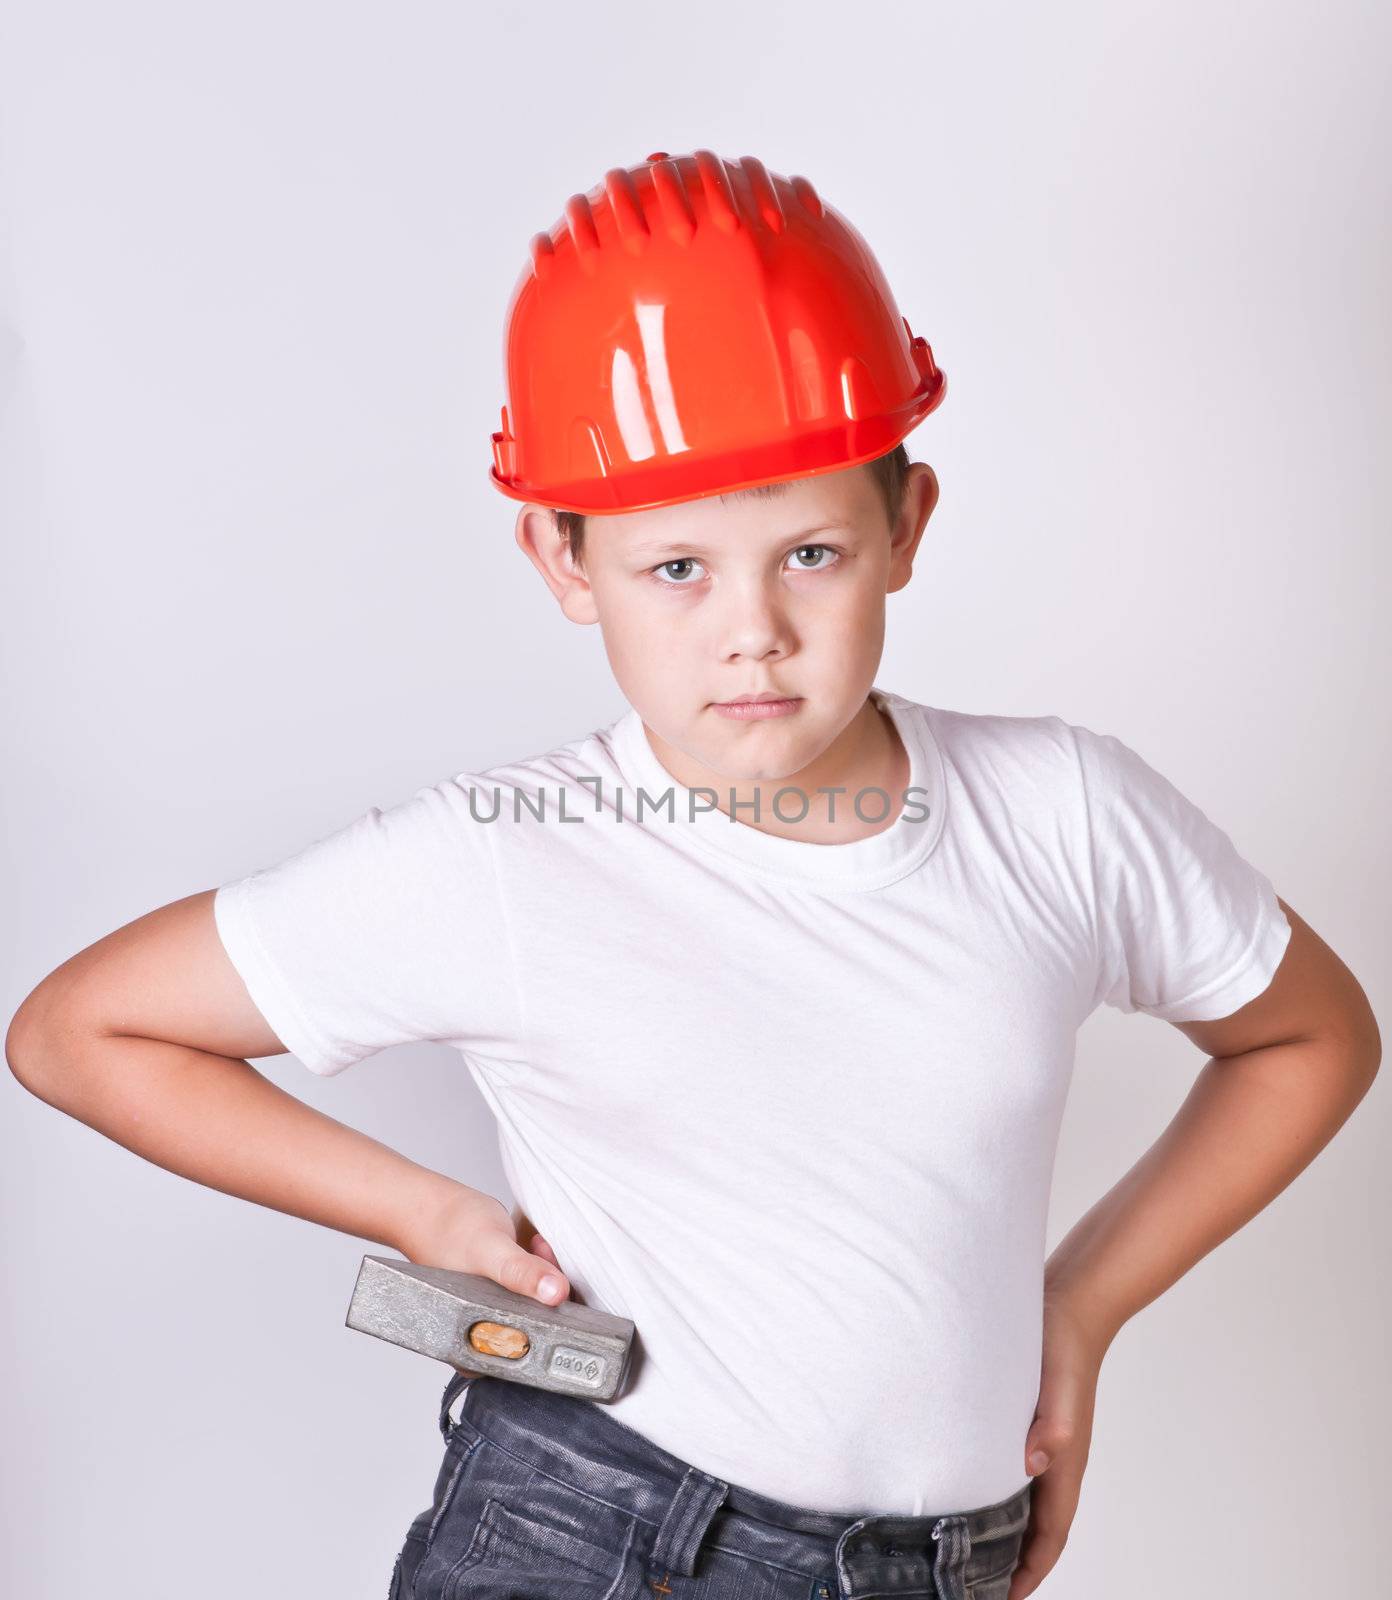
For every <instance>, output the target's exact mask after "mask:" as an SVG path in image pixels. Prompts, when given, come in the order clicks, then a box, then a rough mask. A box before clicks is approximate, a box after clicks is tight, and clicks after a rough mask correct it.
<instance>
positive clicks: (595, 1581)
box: [389, 1373, 1033, 1600]
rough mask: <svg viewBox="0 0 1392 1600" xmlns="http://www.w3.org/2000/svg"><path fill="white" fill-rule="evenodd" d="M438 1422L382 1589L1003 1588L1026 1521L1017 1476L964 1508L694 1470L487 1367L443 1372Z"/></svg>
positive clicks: (612, 1422)
mask: <svg viewBox="0 0 1392 1600" xmlns="http://www.w3.org/2000/svg"><path fill="white" fill-rule="evenodd" d="M461 1390H465V1391H466V1394H465V1400H464V1404H463V1407H462V1408H461V1415H460V1419H459V1421H458V1422H455V1421H453V1419H452V1418H451V1417H450V1407H451V1405H452V1404H453V1402H454V1400H455V1399H456V1398H457V1397H458V1395H459V1393H460V1391H461ZM440 1431H441V1433H443V1434H444V1436H445V1455H444V1460H443V1461H442V1462H441V1465H440V1470H439V1474H438V1476H437V1477H436V1480H435V1492H434V1495H433V1497H432V1499H431V1503H430V1505H429V1506H427V1507H426V1509H425V1510H424V1511H422V1512H421V1513H420V1515H419V1516H417V1517H416V1518H415V1520H414V1521H413V1522H412V1523H411V1526H410V1528H409V1529H407V1532H406V1540H405V1543H404V1544H403V1546H402V1548H401V1552H400V1554H399V1555H398V1556H397V1558H396V1566H395V1567H394V1568H393V1571H392V1578H391V1589H390V1593H389V1600H863V1597H868V1596H871V1595H904V1596H909V1595H921V1596H938V1597H940V1600H1006V1593H1007V1591H1008V1589H1009V1587H1010V1575H1011V1573H1012V1572H1014V1570H1015V1567H1016V1565H1017V1563H1018V1561H1019V1559H1020V1548H1021V1545H1022V1544H1023V1542H1024V1535H1025V1529H1026V1526H1027V1524H1028V1522H1029V1503H1030V1491H1031V1489H1032V1487H1033V1484H1032V1481H1031V1480H1028V1479H1027V1480H1026V1482H1025V1483H1024V1485H1023V1487H1022V1488H1020V1489H1019V1490H1018V1491H1017V1492H1016V1493H1015V1494H1013V1495H1011V1497H1010V1498H1009V1499H1008V1500H1002V1501H1000V1502H999V1503H998V1504H996V1505H993V1506H982V1507H980V1508H978V1509H977V1510H974V1511H959V1512H955V1513H945V1514H941V1515H936V1516H926V1517H905V1516H856V1515H854V1514H853V1513H850V1514H847V1515H840V1514H838V1513H835V1512H823V1511H808V1510H804V1509H803V1508H801V1507H799V1506H793V1505H787V1504H785V1503H784V1502H782V1501H780V1500H771V1499H769V1498H768V1497H767V1496H764V1495H760V1494H755V1493H753V1492H752V1491H751V1490H749V1489H745V1488H742V1487H740V1486H739V1485H737V1484H731V1483H726V1482H725V1481H724V1480H723V1479H720V1478H715V1477H712V1476H711V1475H710V1474H709V1473H706V1472H701V1471H699V1470H698V1469H697V1468H695V1467H693V1466H691V1465H689V1464H688V1463H687V1462H685V1461H682V1460H680V1459H679V1458H678V1457H677V1456H674V1455H671V1454H670V1453H669V1452H668V1451H666V1450H663V1449H660V1448H659V1447H658V1446H657V1445H655V1444H653V1443H652V1442H651V1441H650V1440H648V1439H646V1438H644V1436H643V1435H642V1434H640V1433H638V1432H636V1431H635V1430H634V1429H632V1428H630V1427H629V1426H628V1425H627V1424H626V1423H622V1422H620V1421H619V1420H618V1418H617V1417H614V1416H611V1415H609V1413H608V1412H607V1411H606V1410H605V1408H604V1407H603V1406H602V1405H600V1404H598V1403H596V1402H594V1401H591V1400H582V1399H579V1398H575V1397H572V1396H570V1395H560V1394H554V1393H552V1392H550V1391H548V1390H544V1389H533V1388H529V1387H527V1386H525V1385H523V1384H517V1383H509V1382H507V1381H506V1380H504V1379H500V1378H482V1377H479V1378H471V1377H468V1376H466V1375H464V1374H463V1373H457V1374H455V1375H454V1376H453V1377H452V1378H451V1379H450V1381H449V1384H448V1385H447V1386H446V1388H445V1392H444V1395H443V1397H442V1399H441V1402H440Z"/></svg>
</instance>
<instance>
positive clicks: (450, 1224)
mask: <svg viewBox="0 0 1392 1600" xmlns="http://www.w3.org/2000/svg"><path fill="white" fill-rule="evenodd" d="M398 1248H400V1250H401V1253H402V1255H404V1256H405V1257H406V1259H407V1260H408V1261H414V1262H415V1263H416V1264H417V1265H419V1266H425V1267H445V1268H447V1269H448V1270H449V1271H451V1272H474V1273H477V1274H478V1275H479V1276H480V1277H483V1278H491V1279H492V1280H493V1282H494V1283H497V1284H500V1285H501V1286H502V1287H503V1288H504V1289H511V1290H512V1292H513V1293H514V1294H525V1295H529V1296H530V1297H531V1298H532V1299H534V1300H538V1301H540V1302H541V1304H542V1305H546V1306H554V1305H559V1304H560V1303H561V1301H562V1300H565V1299H567V1298H569V1296H570V1283H569V1280H568V1279H567V1278H566V1275H565V1273H564V1272H562V1271H561V1266H560V1263H559V1262H558V1261H557V1260H556V1252H555V1251H554V1250H553V1249H552V1248H551V1246H550V1245H549V1244H548V1243H547V1242H546V1240H545V1239H543V1238H542V1236H541V1235H540V1234H539V1233H537V1232H536V1231H535V1230H534V1229H533V1227H532V1225H531V1223H530V1222H529V1221H528V1220H527V1218H526V1217H525V1216H524V1215H523V1213H522V1212H521V1210H520V1209H519V1210H518V1211H517V1212H516V1213H515V1214H509V1212H508V1210H507V1208H506V1207H505V1206H504V1205H503V1202H502V1201H501V1200H498V1199H495V1198H494V1196H492V1195H491V1194H483V1193H481V1192H480V1191H479V1190H477V1189H470V1188H469V1187H468V1186H467V1185H465V1184H460V1185H459V1186H458V1193H457V1194H451V1196H450V1198H449V1201H448V1203H447V1204H446V1205H445V1206H444V1208H443V1209H442V1210H441V1212H440V1213H439V1215H438V1217H437V1218H436V1220H435V1222H434V1223H433V1224H432V1225H431V1227H430V1229H429V1230H428V1231H427V1232H425V1233H423V1234H422V1235H421V1236H420V1237H418V1238H413V1239H411V1240H409V1241H408V1242H407V1244H405V1245H402V1246H398ZM458 1370H459V1371H460V1372H472V1373H474V1376H476V1377H477V1376H480V1374H479V1373H478V1372H477V1371H476V1370H475V1369H474V1368H472V1367H460V1368H458Z"/></svg>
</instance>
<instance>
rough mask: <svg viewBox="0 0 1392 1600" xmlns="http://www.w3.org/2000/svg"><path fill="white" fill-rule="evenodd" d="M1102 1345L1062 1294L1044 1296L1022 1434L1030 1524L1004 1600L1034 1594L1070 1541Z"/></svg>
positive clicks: (1103, 1346)
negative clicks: (1035, 1377) (1031, 1396)
mask: <svg viewBox="0 0 1392 1600" xmlns="http://www.w3.org/2000/svg"><path fill="white" fill-rule="evenodd" d="M1106 1346H1107V1341H1106V1340H1105V1339H1103V1338H1099V1336H1098V1334H1097V1331H1096V1330H1095V1329H1094V1328H1093V1327H1092V1325H1091V1324H1090V1323H1089V1321H1088V1319H1087V1318H1086V1316H1085V1315H1084V1314H1083V1313H1082V1312H1081V1311H1080V1310H1079V1309H1078V1308H1077V1307H1075V1306H1073V1305H1071V1304H1070V1303H1069V1301H1068V1300H1067V1298H1066V1297H1065V1296H1064V1295H1063V1294H1061V1293H1056V1294H1052V1295H1051V1294H1050V1293H1048V1292H1047V1291H1046V1293H1045V1296H1044V1354H1043V1360H1042V1362H1041V1364H1040V1366H1041V1371H1040V1383H1039V1403H1038V1406H1037V1407H1036V1409H1035V1414H1034V1421H1033V1422H1032V1423H1031V1424H1030V1428H1029V1432H1028V1433H1027V1434H1026V1435H1025V1472H1026V1474H1027V1475H1028V1476H1029V1477H1031V1478H1033V1479H1034V1488H1033V1493H1032V1494H1031V1496H1030V1521H1029V1527H1028V1528H1027V1529H1026V1530H1025V1538H1024V1543H1023V1545H1022V1547H1021V1552H1020V1562H1019V1565H1018V1566H1017V1567H1016V1568H1015V1574H1014V1576H1013V1577H1012V1579H1011V1581H1010V1592H1009V1594H1008V1595H1007V1596H1006V1600H1024V1597H1025V1596H1026V1595H1029V1594H1033V1593H1034V1591H1035V1590H1036V1589H1037V1588H1038V1587H1039V1585H1040V1584H1041V1583H1042V1582H1043V1581H1044V1578H1045V1576H1046V1575H1047V1574H1048V1573H1049V1572H1050V1571H1051V1570H1052V1569H1053V1566H1054V1563H1055V1562H1056V1561H1057V1560H1058V1558H1059V1556H1060V1555H1061V1554H1062V1553H1063V1547H1064V1545H1065V1544H1066V1543H1067V1542H1068V1530H1069V1529H1070V1528H1071V1527H1072V1525H1073V1516H1074V1513H1075V1512H1076V1511H1077V1509H1078V1496H1079V1493H1080V1491H1081V1489H1082V1483H1083V1470H1084V1468H1085V1467H1086V1466H1087V1459H1088V1450H1089V1447H1090V1446H1091V1443H1092V1413H1093V1406H1094V1403H1095V1401H1096V1398H1097V1376H1098V1373H1099V1372H1100V1370H1101V1367H1102V1358H1103V1356H1104V1355H1105V1354H1106Z"/></svg>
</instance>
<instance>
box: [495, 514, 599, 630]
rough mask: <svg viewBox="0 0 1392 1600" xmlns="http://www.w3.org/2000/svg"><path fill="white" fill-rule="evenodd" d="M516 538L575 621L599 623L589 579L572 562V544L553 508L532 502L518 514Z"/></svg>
mask: <svg viewBox="0 0 1392 1600" xmlns="http://www.w3.org/2000/svg"><path fill="white" fill-rule="evenodd" d="M513 537H514V538H515V539H516V540H517V543H518V546H519V547H520V548H521V549H522V550H523V551H524V552H525V553H526V556H527V559H528V560H529V561H530V562H531V563H532V565H533V566H534V567H535V568H536V569H537V571H538V572H539V573H540V574H541V575H542V577H543V578H544V579H545V580H546V587H547V588H548V589H549V590H550V591H551V593H552V594H554V595H555V597H556V599H557V600H558V601H559V602H560V606H561V610H562V611H563V612H565V614H566V616H568V617H569V618H570V620H571V621H572V622H598V621H599V612H598V611H597V610H596V609H595V603H594V595H593V594H592V593H591V590H590V584H589V579H588V578H586V576H585V573H584V569H583V568H581V567H578V566H577V565H576V564H575V562H574V561H573V560H572V559H571V554H570V541H569V540H568V539H567V538H566V537H565V535H564V534H563V533H562V532H561V530H560V527H559V526H558V524H557V522H556V514H555V512H554V511H552V510H551V509H550V507H549V506H541V505H533V504H532V502H531V501H528V502H527V504H526V505H524V506H523V507H522V509H521V510H520V511H519V512H518V513H517V526H516V528H515V529H514V530H513Z"/></svg>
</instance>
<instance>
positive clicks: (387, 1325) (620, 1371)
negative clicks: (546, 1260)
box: [344, 1256, 634, 1400]
mask: <svg viewBox="0 0 1392 1600" xmlns="http://www.w3.org/2000/svg"><path fill="white" fill-rule="evenodd" d="M344 1320H345V1325H346V1326H347V1327H349V1328H355V1329H357V1331H358V1332H359V1333H370V1334H372V1335H373V1336H374V1337H376V1338H378V1339H385V1340H387V1341H388V1342H389V1343H391V1344H399V1345H401V1346H402V1347H403V1349H406V1350H414V1351H416V1352H417V1353H418V1354H420V1355H423V1356H431V1357H433V1358H434V1359H435V1360H436V1361H445V1362H448V1363H449V1365H450V1366H452V1367H455V1368H458V1369H459V1370H460V1371H472V1372H479V1373H482V1374H483V1375H485V1376H486V1377H490V1378H507V1379H509V1380H510V1381H511V1382H513V1383H525V1384H529V1385H530V1386H531V1387H532V1388H534V1389H554V1390H556V1391H557V1392H558V1393H560V1394H573V1395H580V1396H582V1397H583V1398H585V1399H587V1400H613V1399H614V1398H615V1397H616V1396H617V1395H618V1393H619V1391H620V1389H621V1388H622V1386H623V1382H624V1379H625V1377H626V1376H627V1373H628V1358H629V1353H630V1350H631V1348H632V1344H633V1334H634V1325H633V1323H632V1322H630V1321H629V1319H628V1318H627V1317H617V1316H614V1315H613V1314H612V1313H610V1312H608V1311H598V1310H596V1309H595V1308H594V1307H593V1306H582V1305H580V1304H578V1303H577V1302H575V1301H571V1300H563V1301H562V1302H561V1303H560V1305H557V1306H544V1305H542V1304H541V1303H540V1302H539V1301H536V1300H533V1299H531V1298H530V1297H529V1296H527V1295H522V1294H514V1293H513V1292H512V1290H511V1289H504V1288H503V1286H502V1285H501V1284H498V1283H494V1282H493V1280H492V1279H491V1278H484V1277H480V1276H479V1275H478V1274H477V1273H473V1272H454V1271H451V1270H450V1269H448V1268H446V1267H424V1266H420V1265H419V1264H418V1263H416V1262H414V1261H401V1260H397V1258H396V1257H395V1256H364V1257H363V1258H362V1265H361V1266H360V1267H359V1268H358V1281H357V1282H356V1284H354V1286H353V1298H352V1299H351V1301H350V1302H349V1304H348V1315H347V1317H346V1318H345V1319H344Z"/></svg>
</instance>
